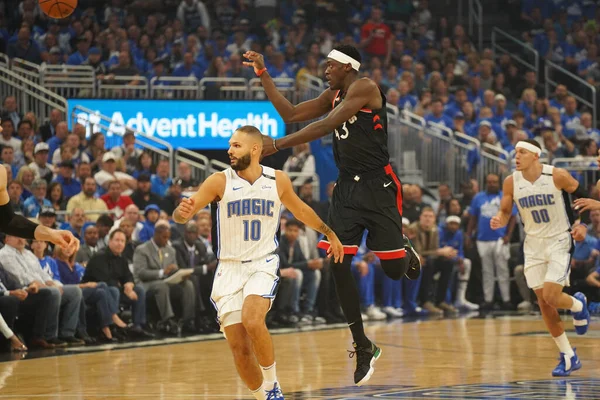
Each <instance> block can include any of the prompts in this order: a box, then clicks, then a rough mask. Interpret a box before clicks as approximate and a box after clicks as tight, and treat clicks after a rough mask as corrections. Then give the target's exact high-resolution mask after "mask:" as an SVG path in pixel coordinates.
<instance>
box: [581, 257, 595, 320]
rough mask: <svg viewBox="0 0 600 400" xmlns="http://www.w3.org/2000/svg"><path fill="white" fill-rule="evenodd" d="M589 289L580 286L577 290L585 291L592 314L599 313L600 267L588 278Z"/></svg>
mask: <svg viewBox="0 0 600 400" xmlns="http://www.w3.org/2000/svg"><path fill="white" fill-rule="evenodd" d="M586 283H587V287H582V286H579V287H578V288H577V290H581V291H583V293H584V294H585V295H586V296H587V298H588V301H589V302H590V306H591V308H592V312H594V313H595V314H597V313H598V303H599V302H600V266H596V269H595V270H593V271H591V272H590V273H589V275H588V276H587V278H586Z"/></svg>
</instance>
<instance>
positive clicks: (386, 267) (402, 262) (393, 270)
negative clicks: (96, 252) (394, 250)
mask: <svg viewBox="0 0 600 400" xmlns="http://www.w3.org/2000/svg"><path fill="white" fill-rule="evenodd" d="M381 268H382V269H383V272H385V274H386V275H387V276H388V277H390V278H391V279H393V280H395V281H398V280H400V279H402V277H403V276H404V274H406V271H408V258H407V257H404V258H394V259H391V260H381Z"/></svg>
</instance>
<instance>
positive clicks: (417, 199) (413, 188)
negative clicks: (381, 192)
mask: <svg viewBox="0 0 600 400" xmlns="http://www.w3.org/2000/svg"><path fill="white" fill-rule="evenodd" d="M403 188H404V199H403V203H402V216H403V217H405V218H407V219H408V220H409V221H410V222H411V223H412V222H415V221H417V220H418V219H419V216H420V215H421V211H422V210H423V208H424V207H428V206H429V204H427V203H424V202H423V191H422V190H421V188H420V187H419V186H417V185H404V186H403Z"/></svg>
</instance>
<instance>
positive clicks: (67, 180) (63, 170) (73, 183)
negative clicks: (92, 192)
mask: <svg viewBox="0 0 600 400" xmlns="http://www.w3.org/2000/svg"><path fill="white" fill-rule="evenodd" d="M58 167H59V168H58V175H57V177H56V179H55V180H54V181H55V182H58V183H60V185H61V186H62V190H63V199H64V200H67V201H68V200H69V199H70V198H71V197H73V196H75V195H77V194H79V193H81V183H80V182H79V181H78V180H77V179H75V178H74V177H73V171H74V170H75V165H73V162H71V161H63V162H61V163H60V164H58Z"/></svg>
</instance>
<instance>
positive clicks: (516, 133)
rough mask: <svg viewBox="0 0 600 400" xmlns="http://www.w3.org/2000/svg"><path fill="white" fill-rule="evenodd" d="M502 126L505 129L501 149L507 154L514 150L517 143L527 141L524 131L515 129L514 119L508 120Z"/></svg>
mask: <svg viewBox="0 0 600 400" xmlns="http://www.w3.org/2000/svg"><path fill="white" fill-rule="evenodd" d="M504 126H505V128H506V136H505V138H504V140H503V141H502V147H503V148H504V150H505V151H507V152H508V153H511V152H512V151H513V150H514V149H515V146H516V145H517V143H519V142H520V141H521V140H527V139H529V136H528V135H527V133H526V132H525V131H523V130H520V129H518V128H517V123H516V122H515V120H514V119H509V120H508V121H506V124H505V125H504Z"/></svg>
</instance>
